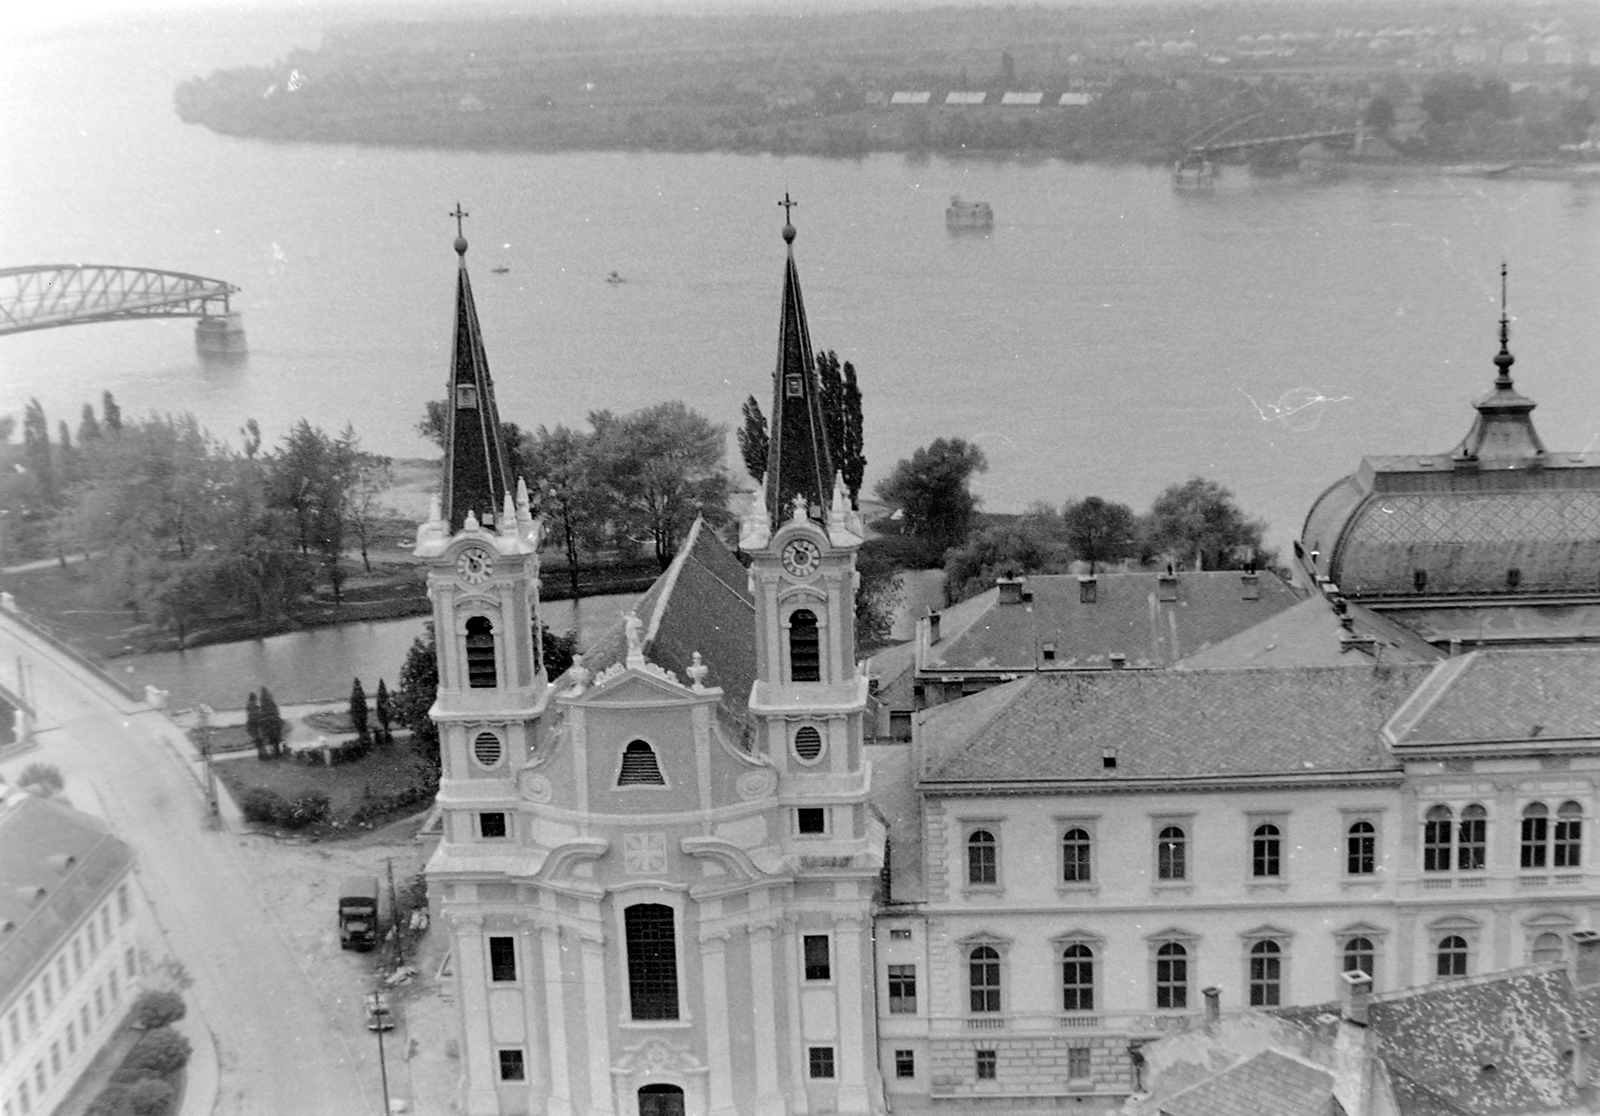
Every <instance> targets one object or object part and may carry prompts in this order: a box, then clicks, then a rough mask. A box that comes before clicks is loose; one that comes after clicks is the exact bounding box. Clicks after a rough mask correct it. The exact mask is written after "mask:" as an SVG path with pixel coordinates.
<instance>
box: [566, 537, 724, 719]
mask: <svg viewBox="0 0 1600 1116" xmlns="http://www.w3.org/2000/svg"><path fill="white" fill-rule="evenodd" d="M749 584H750V583H749V575H748V574H747V573H746V571H745V568H744V567H743V566H741V565H740V564H739V560H738V559H737V558H735V557H734V556H733V555H732V553H730V552H729V550H728V548H727V547H726V546H724V545H722V541H721V540H720V539H718V538H717V536H716V533H715V532H714V531H712V530H711V528H710V527H708V526H707V525H706V522H705V520H703V519H697V520H695V523H694V526H693V527H691V528H690V529H689V535H688V537H687V538H685V539H684V541H683V546H681V547H680V548H679V550H678V555H677V557H676V558H674V559H673V560H672V565H670V566H668V567H667V570H666V572H665V573H663V574H662V575H661V576H660V577H658V578H656V581H655V584H654V585H652V586H650V589H649V591H648V592H646V593H645V595H644V596H643V597H641V598H639V603H638V604H637V605H635V606H634V611H635V612H636V613H637V614H638V616H639V619H640V620H642V621H644V624H645V629H644V653H645V658H646V659H648V660H649V661H650V662H652V663H655V664H656V665H658V666H662V667H665V668H666V669H668V670H671V671H676V672H677V674H678V677H679V678H683V679H687V678H688V674H687V673H686V671H687V670H688V668H689V666H690V664H691V663H692V662H693V661H694V653H695V652H696V651H698V652H700V658H701V661H702V662H704V663H705V665H706V666H707V667H709V668H710V673H709V674H707V676H706V685H707V686H720V687H722V704H723V706H724V707H725V708H726V709H727V710H728V711H729V712H730V713H733V714H734V715H736V716H738V717H740V718H742V717H743V716H744V715H745V711H746V709H747V708H748V707H749V702H750V687H751V686H752V685H753V684H754V683H755V679H756V629H755V602H754V600H752V598H751V596H750V588H749ZM627 654H628V639H627V633H626V630H625V627H624V621H623V620H621V619H619V620H618V621H617V622H616V623H615V624H613V625H612V626H611V627H610V628H609V629H608V630H607V631H606V632H605V634H603V635H601V636H600V637H599V638H598V639H596V640H595V641H594V643H593V644H591V645H590V646H589V647H588V648H586V649H585V651H584V656H583V665H584V666H585V667H586V668H588V669H589V670H592V671H594V672H595V673H596V674H598V673H599V672H600V671H602V670H604V669H605V668H606V667H608V666H610V665H611V664H613V663H619V662H622V660H623V659H625V658H626V657H627Z"/></svg>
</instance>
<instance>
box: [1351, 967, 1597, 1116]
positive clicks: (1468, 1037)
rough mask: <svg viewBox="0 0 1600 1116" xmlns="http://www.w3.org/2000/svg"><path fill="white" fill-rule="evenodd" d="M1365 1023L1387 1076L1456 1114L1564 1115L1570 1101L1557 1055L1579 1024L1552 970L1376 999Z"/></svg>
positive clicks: (1566, 985)
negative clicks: (1441, 1102) (1421, 1091)
mask: <svg viewBox="0 0 1600 1116" xmlns="http://www.w3.org/2000/svg"><path fill="white" fill-rule="evenodd" d="M1367 1021H1368V1032H1369V1034H1370V1035H1371V1037H1372V1038H1373V1039H1375V1040H1376V1042H1377V1044H1378V1052H1379V1055H1380V1056H1381V1057H1382V1058H1383V1060H1384V1063H1385V1064H1386V1065H1387V1066H1388V1068H1389V1070H1390V1072H1391V1074H1392V1075H1397V1076H1403V1077H1404V1078H1406V1079H1408V1083H1409V1085H1415V1086H1418V1087H1420V1088H1422V1089H1425V1090H1427V1091H1428V1092H1430V1093H1432V1094H1434V1095H1435V1096H1436V1097H1437V1098H1442V1099H1443V1100H1444V1101H1446V1102H1448V1103H1449V1104H1451V1105H1454V1106H1455V1107H1456V1108H1458V1109H1459V1110H1460V1111H1462V1112H1465V1113H1472V1114H1475V1116H1503V1114H1511V1113H1517V1114H1519V1116H1520V1114H1523V1113H1535V1112H1563V1111H1567V1110H1570V1109H1571V1108H1573V1107H1574V1106H1575V1105H1576V1103H1577V1101H1578V1099H1579V1098H1578V1092H1577V1089H1576V1087H1575V1086H1574V1085H1573V1083H1572V1072H1571V1068H1570V1066H1569V1065H1568V1064H1567V1062H1566V1059H1565V1058H1564V1057H1563V1053H1564V1052H1565V1051H1569V1050H1571V1049H1572V1048H1573V1045H1574V1036H1575V1034H1576V1032H1577V1031H1578V1030H1579V1029H1581V1028H1582V1027H1583V1026H1584V1025H1585V1024H1586V1023H1587V1019H1586V1018H1585V1016H1584V1015H1583V1014H1582V1013H1581V1012H1580V1011H1579V1009H1578V1005H1577V1003H1576V1000H1575V998H1574V996H1573V993H1572V983H1571V981H1570V979H1569V978H1568V976H1567V972H1566V970H1565V968H1563V967H1562V966H1560V965H1533V966H1529V967H1527V968H1524V969H1511V970H1507V971H1505V972H1500V973H1492V974H1489V975H1487V976H1482V977H1474V978H1470V979H1467V980H1458V981H1447V982H1442V983H1438V984H1430V985H1427V986H1425V987H1422V988H1416V989H1408V990H1406V991H1404V992H1390V993H1383V994H1380V995H1378V996H1374V997H1372V999H1371V1000H1370V1001H1369V1003H1368V1005H1367ZM1398 1091H1399V1089H1398V1088H1397V1092H1398ZM1402 1111H1406V1110H1405V1109H1402ZM1416 1111H1417V1112H1419V1113H1422V1112H1428V1113H1431V1111H1432V1110H1430V1109H1429V1108H1428V1107H1425V1106H1423V1105H1422V1104H1421V1103H1419V1105H1418V1108H1417V1109H1416Z"/></svg>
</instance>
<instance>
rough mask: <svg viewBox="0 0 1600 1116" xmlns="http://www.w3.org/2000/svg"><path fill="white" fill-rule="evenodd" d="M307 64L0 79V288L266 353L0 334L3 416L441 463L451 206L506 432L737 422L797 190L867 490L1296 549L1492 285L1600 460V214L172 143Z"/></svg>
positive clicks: (1076, 169)
mask: <svg viewBox="0 0 1600 1116" xmlns="http://www.w3.org/2000/svg"><path fill="white" fill-rule="evenodd" d="M318 41H319V29H318V27H317V25H316V23H315V17H314V16H310V17H308V16H306V14H305V13H303V12H299V11H297V12H296V13H295V14H294V15H293V16H291V17H284V16H275V17H268V16H253V17H250V18H249V19H241V18H235V17H232V16H229V15H226V14H224V13H221V12H211V13H207V15H206V16H205V17H204V19H202V18H201V17H200V16H198V15H192V16H172V17H169V18H168V20H167V21H165V22H163V23H161V24H159V25H156V24H140V23H129V24H119V25H117V26H116V27H114V28H112V29H109V30H107V29H97V30H96V29H91V30H85V31H79V32H76V33H73V34H59V33H58V34H54V35H47V36H44V37H42V38H41V37H33V38H28V37H15V38H13V39H12V40H10V41H8V42H6V43H5V44H3V45H0V91H3V92H4V95H5V97H6V100H7V104H8V112H7V113H6V114H5V115H4V117H3V118H0V148H3V151H4V156H5V157H4V158H0V198H3V199H5V200H4V201H3V202H0V244H4V245H5V252H6V259H5V261H4V262H5V264H7V265H18V264H37V263H49V262H56V261H60V260H79V261H86V262H104V263H120V264H137V265H143V266H155V267H165V268H171V269H174V270H182V271H193V272H198V273H200V274H204V275H213V276H219V277H222V278H225V279H228V280H230V281H232V282H234V283H236V284H238V285H239V286H240V287H241V288H242V293H241V294H240V295H239V296H237V303H236V304H237V308H238V309H240V310H242V312H243V314H244V324H245V328H246V329H247V331H248V335H249V340H250V347H251V354H250V359H249V361H248V363H246V364H243V365H239V366H236V367H230V368H215V367H207V366H205V365H203V364H202V363H201V362H200V361H199V360H198V359H197V357H196V356H195V353H194V347H193V342H192V338H191V332H192V323H190V322H188V321H183V320H177V321H171V322H130V323H117V324H112V325H97V326H94V327H92V328H85V327H80V328H70V329H57V330H46V331H41V332H38V333H31V334H23V335H19V336H13V337H7V338H5V339H4V342H3V348H0V362H3V363H0V371H3V376H0V413H5V412H10V413H20V411H21V408H22V406H23V404H24V403H25V401H26V400H27V399H28V398H30V397H35V396H36V397H38V398H39V399H40V400H41V402H42V403H43V404H44V406H45V408H46V411H47V414H48V415H49V418H50V420H51V424H52V428H53V427H54V424H55V421H56V420H57V419H60V418H65V419H67V420H68V421H69V422H70V423H71V424H73V425H74V426H75V425H76V421H77V415H78V411H79V409H80V407H81V405H82V404H83V403H84V402H86V401H89V400H96V399H98V398H99V395H100V392H101V391H102V390H106V389H109V390H111V391H113V392H115V394H116V396H117V398H118V400H119V402H120V403H121V404H122V406H123V407H124V409H126V410H130V411H133V412H136V413H138V412H144V411H149V410H158V411H171V410H190V411H193V412H194V413H195V414H196V415H197V416H198V417H199V418H200V419H201V421H202V422H203V423H204V424H205V425H206V426H207V427H208V428H210V429H211V430H212V431H213V432H214V433H215V434H217V435H218V436H219V437H223V438H232V439H235V440H236V439H237V434H236V431H237V430H238V429H239V427H240V426H241V425H242V423H243V422H244V420H245V419H246V418H247V417H252V416H253V417H255V418H257V419H258V420H259V421H260V423H261V426H262V428H263V430H264V431H265V432H266V433H267V437H268V440H269V442H271V441H275V440H277V439H279V438H281V437H282V435H283V433H284V432H285V431H286V430H287V429H288V427H289V426H290V425H291V424H292V423H293V422H294V421H295V420H297V419H298V418H300V417H301V416H302V415H305V416H307V417H310V418H311V419H312V420H313V421H315V422H317V423H319V424H321V425H322V426H323V427H324V428H326V429H329V430H334V429H337V428H340V427H342V426H343V425H344V424H345V423H347V422H348V423H352V424H354V426H355V428H356V429H357V431H358V432H359V433H360V434H361V436H362V438H363V442H364V445H365V446H366V447H367V448H369V449H372V450H377V451H381V452H386V453H391V454H394V455H396V456H405V455H414V454H421V453H424V452H426V449H427V447H426V446H424V445H423V444H422V443H421V442H420V440H419V439H418V438H417V436H416V435H415V433H414V431H413V430H412V425H413V423H414V422H415V421H416V419H417V418H418V417H419V416H420V415H421V413H422V410H423V404H424V402H425V400H427V399H428V398H430V397H432V396H434V395H436V394H437V393H438V392H439V390H440V388H441V381H442V379H443V377H444V375H445V371H446V363H447V359H448V350H449V337H450V314H451V298H452V286H451V285H452V282H453V270H454V268H455V266H456V261H455V255H454V253H453V252H452V251H451V250H450V240H451V238H452V237H453V236H454V235H455V226H454V222H452V221H451V220H449V219H448V218H447V217H446V213H447V212H448V211H449V210H450V209H451V208H452V207H453V206H454V204H455V203H456V201H457V200H460V201H461V202H462V204H463V205H464V207H465V208H466V209H467V210H468V211H469V213H470V214H471V216H470V217H469V218H468V220H467V223H466V224H467V229H466V231H467V236H468V238H469V239H470V240H471V242H472V249H471V252H470V253H469V255H468V261H469V264H470V266H471V267H472V269H473V277H474V283H475V291H476V294H477V304H478V310H479V314H480V317H481V320H482V324H483V332H484V337H485V341H486V345H487V348H488V353H489V360H490V364H491V366H492V368H493V370H494V374H495V377H496V382H497V388H498V395H499V400H500V405H501V411H502V413H503V414H504V415H505V416H506V417H507V418H510V419H514V420H515V421H517V422H519V423H521V424H522V425H523V426H525V427H533V426H538V425H540V424H555V423H568V424H581V423H583V422H584V420H585V416H586V415H587V414H588V413H589V412H590V411H591V410H594V409H597V408H610V409H613V410H627V409H631V408H635V407H639V406H643V405H646V404H649V403H652V402H656V401H659V400H661V399H664V398H681V399H683V400H685V401H686V402H688V403H689V404H690V405H691V406H694V407H696V408H698V409H700V410H702V411H704V412H705V413H707V414H708V415H710V416H712V417H713V418H714V419H716V420H717V421H721V422H725V423H729V424H736V423H737V421H738V417H739V405H740V403H741V401H742V400H743V399H744V397H745V396H746V395H748V394H751V393H754V394H756V395H757V396H758V397H762V398H765V396H766V395H767V392H768V391H769V390H770V388H769V385H770V379H769V377H770V374H771V369H772V367H773V361H774V354H775V348H776V332H777V328H776V327H777V308H778V299H779V292H780V279H781V273H782V260H783V245H782V242H781V241H780V240H779V237H778V229H779V226H780V225H781V223H782V221H781V218H782V213H781V211H780V210H779V209H778V208H777V206H776V202H777V199H778V198H780V197H782V196H783V194H784V193H785V191H788V192H789V193H791V194H793V195H794V196H795V197H796V198H798V199H799V201H800V208H799V209H798V210H797V211H796V213H795V223H796V224H797V225H798V227H799V230H800V235H799V239H798V241H797V243H796V245H795V252H796V258H797V260H798V263H799V268H800V274H801V281H802V284H803V287H804V291H805V298H806V303H807V311H808V315H809V318H810V323H811V328H812V334H813V338H814V341H815V342H816V345H817V347H818V348H832V349H834V350H836V351H837V352H838V353H839V354H840V356H841V357H842V358H844V359H848V360H851V361H852V362H853V363H854V364H855V365H856V367H857V368H858V370H859V371H860V375H861V384H862V389H863V392H864V396H865V403H864V407H865V437H866V452H867V456H868V459H869V464H868V471H867V483H868V487H869V488H870V486H871V484H872V483H873V481H874V480H876V479H878V478H881V477H882V476H883V475H884V474H885V473H886V472H887V471H888V469H889V468H890V467H891V466H892V464H893V463H894V462H895V461H896V460H897V459H899V458H902V457H906V456H909V455H910V453H911V451H912V450H913V449H914V448H916V447H917V446H919V445H923V444H926V443H927V442H928V441H930V440H931V439H933V438H935V437H939V436H960V437H964V438H967V439H969V440H971V441H973V442H975V443H977V444H978V445H979V446H980V447H981V448H982V449H983V450H984V452H985V454H986V455H987V457H988V461H989V469H988V471H987V472H986V473H984V474H983V475H981V476H980V477H979V478H978V479H977V482H976V484H975V486H974V487H975V490H976V491H977V492H978V494H979V495H980V496H981V497H982V499H983V501H984V506H985V507H988V508H990V509H994V510H1020V509H1022V508H1024V507H1025V506H1027V505H1028V504H1029V503H1031V502H1033V501H1036V500H1045V501H1049V502H1051V503H1053V504H1059V503H1060V502H1062V501H1063V500H1065V499H1067V498H1069V497H1078V496H1084V495H1089V494H1099V495H1102V496H1105V497H1108V498H1111V499H1116V500H1121V501H1125V502H1128V503H1130V504H1132V505H1133V506H1134V507H1135V508H1136V509H1139V510H1142V509H1143V508H1145V507H1147V506H1148V504H1149V502H1150V500H1151V498H1152V497H1153V496H1154V495H1155V494H1156V493H1157V492H1158V491H1159V490H1160V489H1161V488H1163V487H1165V486H1166V485H1168V484H1171V483H1173V482H1176V481H1181V480H1183V479H1185V478H1187V477H1189V476H1191V475H1195V474H1201V475H1204V476H1207V477H1210V478H1213V479H1215V480H1218V481H1220V482H1221V483H1223V484H1225V485H1227V486H1228V487H1229V488H1231V489H1232V490H1233V491H1234V492H1235V493H1236V494H1237V496H1238V498H1239V500H1240V502H1241V504H1242V505H1243V506H1244V507H1245V508H1246V510H1247V511H1249V512H1250V513H1251V514H1253V515H1257V516H1261V517H1262V518H1264V519H1265V520H1267V522H1268V524H1269V525H1270V528H1271V538H1272V540H1273V541H1274V542H1276V543H1277V544H1278V545H1280V546H1283V545H1286V543H1287V541H1288V539H1289V538H1290V537H1291V536H1292V534H1293V533H1294V532H1295V531H1296V530H1297V529H1298V527H1299V524H1300V521H1301V519H1302V517H1303V516H1304V514H1305V511H1306V509H1307V508H1308V507H1309V506H1310V504H1311V502H1312V500H1313V499H1315V497H1316V495H1317V494H1318V492H1320V491H1321V490H1322V489H1323V488H1324V487H1326V486H1327V485H1328V484H1330V483H1331V482H1333V481H1334V480H1335V479H1337V478H1338V477H1339V476H1341V475H1342V474H1344V473H1346V472H1349V471H1350V470H1351V469H1352V468H1354V467H1355V465H1356V464H1357V462H1358V461H1359V459H1360V458H1361V456H1362V455H1363V454H1368V453H1385V452H1409V451H1415V452H1439V451H1443V450H1446V449H1448V448H1449V447H1450V446H1451V445H1452V444H1454V442H1455V441H1456V440H1457V439H1458V438H1459V437H1460V436H1461V434H1462V433H1463V432H1464V431H1465V429H1466V428H1467V425H1468V422H1469V419H1470V417H1471V412H1470V410H1469V409H1468V404H1469V403H1470V401H1471V400H1472V399H1473V398H1474V397H1475V396H1477V395H1479V394H1481V393H1482V392H1483V391H1484V390H1485V389H1486V388H1487V387H1488V384H1489V381H1490V378H1491V376H1492V374H1493V367H1492V366H1491V364H1490V361H1489V358H1490V356H1491V355H1492V354H1493V352H1494V351H1495V348H1496V343H1495V332H1496V318H1497V316H1498V313H1499V283H1498V269H1499V265H1500V262H1501V260H1502V259H1504V260H1506V261H1508V262H1509V264H1510V267H1511V312H1512V317H1513V327H1512V348H1513V351H1514V352H1515V353H1516V355H1517V366H1516V369H1515V371H1516V375H1517V378H1518V386H1519V387H1520V388H1521V389H1522V390H1523V391H1525V392H1527V393H1528V394H1530V395H1531V396H1533V397H1534V398H1535V399H1537V400H1539V401H1540V402H1541V403H1542V404H1543V406H1542V407H1541V409H1540V410H1539V412H1538V413H1537V416H1536V417H1537V420H1538V422H1539V428H1540V431H1541V433H1542V435H1543V437H1544V440H1545V442H1546V444H1547V445H1549V446H1550V447H1551V448H1553V449H1574V450H1576V449H1582V448H1585V447H1587V446H1588V445H1590V443H1591V442H1592V441H1593V440H1594V438H1595V437H1596V435H1597V433H1600V406H1597V403H1600V393H1597V391H1596V388H1595V386H1594V377H1593V353H1595V352H1597V351H1600V314H1597V313H1596V309H1597V304H1600V204H1597V202H1600V183H1595V182H1588V181H1583V182H1579V181H1573V182H1565V181H1528V180H1522V179H1515V178H1509V177H1508V178H1501V179H1487V178H1473V177H1466V176H1451V175H1445V174H1415V173H1413V174H1399V173H1392V174H1373V173H1367V174H1364V175H1362V176H1359V177H1358V176H1352V175H1343V176H1341V175H1337V174H1336V175H1331V176H1323V177H1306V176H1300V175H1287V176H1284V177H1280V178H1272V179H1265V178H1255V177H1251V176H1250V175H1248V174H1246V173H1244V172H1243V171H1232V170H1230V171H1229V172H1228V173H1227V174H1226V175H1225V176H1224V177H1223V179H1222V181H1221V183H1220V185H1219V187H1218V189H1217V190H1216V191H1215V192H1214V193H1211V194H1208V195H1180V194H1176V193H1174V192H1173V190H1172V189H1171V188H1170V185H1169V182H1168V180H1167V176H1166V173H1165V172H1164V171H1163V170H1161V169H1159V168H1146V167H1140V166H1126V165H1123V166H1103V165H1082V164H1070V163H1062V162H1058V161H1052V160H1045V159H1034V160H1021V159H1017V160H1002V159H976V158H974V159H942V158H932V159H917V158H906V157H902V156H898V155H894V156H888V155H885V156H872V157H867V158H863V159H858V160H828V159H817V158H800V157H787V158H780V157H771V156H750V155H731V154H724V155H716V154H713V155H677V154H647V153H598V154H596V153H572V154H514V153H471V152H440V151H427V150H400V149H394V150H391V149H377V148H362V147H354V146H348V147H341V146H312V145H306V144H287V143H285V144H273V143H265V142H258V141H250V140H239V139H231V138H227V137H221V136H216V135H213V134H211V133H210V132H207V131H205V130H203V129H201V128H198V127H192V126H186V125H183V124H181V123H180V122H179V121H178V119H177V117H176V115H175V114H174V112H173V110H172V98H171V92H172V87H173V85H174V83H175V82H177V81H179V80H181V79H183V78H185V77H188V76H191V75H194V74H201V73H206V72H209V71H210V70H211V69H214V68H216V67H218V66H225V65H236V64H239V63H241V62H247V61H256V62H265V61H270V60H272V59H273V58H276V57H279V56H281V55H282V54H284V53H285V52H286V51H287V50H288V49H290V48H291V47H293V46H304V47H313V46H315V45H317V43H318ZM313 76H314V75H313ZM954 193H961V194H963V195H965V196H966V197H968V198H970V199H982V200H985V201H988V202H990V203H991V204H992V205H993V207H994V211H995V214H996V224H995V228H994V230H993V232H992V233H991V234H989V235H986V236H951V235H950V234H948V233H947V232H946V230H945V228H944V222H943V210H944V207H945V205H946V204H947V202H948V199H949V196H950V195H951V194H954ZM496 265H502V266H505V267H508V268H510V271H509V272H507V273H506V274H503V275H496V274H493V273H491V270H490V269H491V268H492V267H494V266H496ZM613 270H614V271H617V272H620V273H621V274H622V275H623V276H624V277H625V278H626V280H627V281H626V282H624V283H621V284H615V285H613V284H608V283H606V282H605V277H606V275H607V274H608V273H609V272H611V271H613ZM730 461H734V462H736V461H737V455H736V454H734V455H732V456H731V457H730Z"/></svg>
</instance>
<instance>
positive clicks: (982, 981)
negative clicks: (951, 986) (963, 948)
mask: <svg viewBox="0 0 1600 1116" xmlns="http://www.w3.org/2000/svg"><path fill="white" fill-rule="evenodd" d="M967 984H968V989H969V990H970V992H971V995H972V1010H973V1011H974V1012H990V1011H999V1010H1000V954H999V953H998V952H997V951H996V950H995V949H994V947H993V946H978V947H977V948H976V949H974V950H973V951H972V952H971V953H969V954H967Z"/></svg>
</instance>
